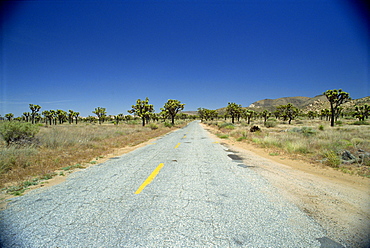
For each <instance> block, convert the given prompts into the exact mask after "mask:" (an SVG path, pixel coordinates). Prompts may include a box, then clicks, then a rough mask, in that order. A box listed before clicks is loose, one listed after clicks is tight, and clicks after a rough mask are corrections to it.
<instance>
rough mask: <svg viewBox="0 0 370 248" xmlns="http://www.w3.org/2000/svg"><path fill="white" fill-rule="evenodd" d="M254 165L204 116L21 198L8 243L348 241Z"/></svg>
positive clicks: (7, 215)
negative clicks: (203, 122)
mask: <svg viewBox="0 0 370 248" xmlns="http://www.w3.org/2000/svg"><path fill="white" fill-rule="evenodd" d="M253 166H254V165H253V164H245V163H243V162H242V161H241V160H240V158H238V156H237V155H236V154H233V153H232V152H230V151H228V150H227V149H226V148H225V147H223V146H222V145H221V144H219V143H217V142H215V141H214V140H212V139H211V138H210V137H209V136H208V133H207V132H206V131H205V130H204V129H203V128H202V127H201V126H200V125H199V122H197V121H195V122H192V123H190V124H189V125H188V126H186V127H185V128H183V129H179V130H177V131H175V132H172V133H170V134H167V135H165V136H163V137H161V138H159V139H157V140H156V141H154V142H153V143H151V144H150V145H147V146H145V147H142V148H139V149H137V150H135V151H133V152H130V153H127V154H125V155H123V156H120V157H115V158H113V159H110V160H109V161H107V162H105V163H102V164H98V165H95V166H92V167H89V168H87V169H85V170H81V171H78V172H75V173H73V174H71V175H70V176H69V177H68V179H67V180H66V181H65V182H63V183H61V184H59V185H56V186H53V187H49V188H40V189H37V190H34V191H32V192H30V193H28V194H26V195H24V196H21V197H17V198H13V199H12V201H11V203H9V205H8V208H7V209H6V210H4V211H1V212H0V221H1V223H0V230H1V234H0V242H1V246H2V247H342V246H341V245H339V244H335V243H332V242H331V241H330V240H329V239H327V238H325V235H326V232H325V230H323V228H322V227H321V226H320V225H318V224H317V223H316V222H315V221H314V220H313V219H312V218H310V217H309V216H307V215H306V214H305V213H304V212H302V211H301V210H299V209H298V207H296V206H295V205H294V204H292V203H291V202H289V201H287V200H285V199H284V198H283V197H282V196H280V195H279V193H278V191H277V190H276V189H275V188H274V187H273V186H272V185H270V184H269V183H268V182H267V180H265V179H264V178H263V177H262V176H260V175H259V174H258V173H257V172H255V171H254V170H252V168H253ZM335 245H337V246H335Z"/></svg>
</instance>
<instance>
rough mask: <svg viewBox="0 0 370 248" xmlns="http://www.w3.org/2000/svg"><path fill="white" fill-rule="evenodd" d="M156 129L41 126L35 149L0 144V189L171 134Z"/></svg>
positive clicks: (128, 126) (110, 126) (82, 125)
mask: <svg viewBox="0 0 370 248" xmlns="http://www.w3.org/2000/svg"><path fill="white" fill-rule="evenodd" d="M178 125H179V126H181V125H183V124H178ZM157 126H158V128H157V129H154V128H150V126H149V127H142V126H140V125H128V124H120V125H118V126H115V125H111V124H103V125H91V124H79V125H69V124H63V125H58V126H51V127H48V126H43V127H41V130H40V132H39V133H38V134H37V135H36V138H37V139H38V140H39V145H38V146H27V147H26V146H24V147H15V146H10V147H7V146H6V145H5V142H4V143H2V144H1V146H0V188H2V187H4V186H5V185H9V184H10V183H11V184H14V183H15V182H18V183H19V182H23V181H24V180H31V178H34V177H39V178H40V177H44V176H49V175H52V174H53V173H54V171H55V170H58V169H61V168H63V167H67V166H73V165H76V164H84V163H89V162H91V161H93V160H97V159H99V158H102V157H104V156H105V155H107V154H109V153H112V152H113V150H114V149H115V148H122V147H125V146H135V145H137V144H140V143H142V142H145V141H147V140H149V139H152V138H154V137H158V136H161V135H163V134H165V133H168V132H169V131H172V130H173V128H168V127H165V126H164V125H163V124H162V123H159V124H157ZM175 128H176V127H175Z"/></svg>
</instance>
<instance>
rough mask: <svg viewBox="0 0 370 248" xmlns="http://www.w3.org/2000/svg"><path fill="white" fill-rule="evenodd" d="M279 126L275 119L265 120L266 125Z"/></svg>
mask: <svg viewBox="0 0 370 248" xmlns="http://www.w3.org/2000/svg"><path fill="white" fill-rule="evenodd" d="M276 126H277V122H276V121H275V120H268V121H266V122H265V127H267V128H268V127H276Z"/></svg>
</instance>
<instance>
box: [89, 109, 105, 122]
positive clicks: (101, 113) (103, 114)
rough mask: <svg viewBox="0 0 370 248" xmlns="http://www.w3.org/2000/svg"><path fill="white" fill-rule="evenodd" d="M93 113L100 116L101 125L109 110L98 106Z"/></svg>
mask: <svg viewBox="0 0 370 248" xmlns="http://www.w3.org/2000/svg"><path fill="white" fill-rule="evenodd" d="M92 113H93V114H96V115H97V116H98V119H99V124H100V125H101V123H102V121H104V118H105V115H106V113H107V111H105V108H101V107H97V108H95V110H94V111H93V112H92Z"/></svg>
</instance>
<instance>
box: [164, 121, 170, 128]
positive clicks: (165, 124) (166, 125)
mask: <svg viewBox="0 0 370 248" xmlns="http://www.w3.org/2000/svg"><path fill="white" fill-rule="evenodd" d="M164 126H165V127H170V128H171V127H172V124H171V123H168V122H165V123H164Z"/></svg>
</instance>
